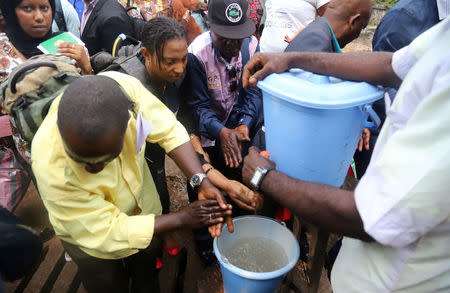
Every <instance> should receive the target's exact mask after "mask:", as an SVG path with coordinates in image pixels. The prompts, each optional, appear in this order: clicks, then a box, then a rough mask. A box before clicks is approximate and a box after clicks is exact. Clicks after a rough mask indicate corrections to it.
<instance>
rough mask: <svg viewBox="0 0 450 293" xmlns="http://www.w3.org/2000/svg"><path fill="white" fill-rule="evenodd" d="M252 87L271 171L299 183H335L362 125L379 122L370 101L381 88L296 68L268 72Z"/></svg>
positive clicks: (343, 172) (344, 169)
mask: <svg viewBox="0 0 450 293" xmlns="http://www.w3.org/2000/svg"><path fill="white" fill-rule="evenodd" d="M258 87H259V88H261V90H262V92H263V105H264V120H265V131H266V146H267V150H268V151H269V152H270V157H271V159H272V160H273V161H275V163H276V164H277V169H278V170H279V171H281V172H283V173H285V174H287V175H289V176H291V177H294V178H297V179H300V180H303V181H310V182H317V183H323V184H328V185H332V186H335V187H340V186H341V185H342V184H343V183H344V179H345V176H346V174H347V171H348V168H349V166H350V163H351V160H352V157H353V154H354V152H355V150H356V147H357V144H358V141H359V138H360V136H361V133H362V130H363V128H364V127H368V128H374V127H377V126H378V125H379V123H380V119H379V118H378V116H377V115H376V113H375V112H374V111H373V109H372V107H371V103H373V102H374V101H376V100H378V99H380V98H381V97H382V96H383V93H384V91H383V90H382V89H380V88H378V87H375V86H372V85H370V84H368V83H365V82H350V81H342V80H340V79H336V78H329V77H326V76H321V75H316V74H312V73H310V72H305V71H302V70H296V71H293V72H292V71H291V72H286V73H282V74H271V75H269V76H268V77H267V78H265V79H264V80H263V81H260V82H259V83H258ZM369 116H370V118H371V119H372V122H369V121H368V120H367V119H368V117H369Z"/></svg>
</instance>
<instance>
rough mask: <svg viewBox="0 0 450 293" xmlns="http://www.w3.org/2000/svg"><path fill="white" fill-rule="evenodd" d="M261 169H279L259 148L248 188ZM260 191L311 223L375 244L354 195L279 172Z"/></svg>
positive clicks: (252, 155)
mask: <svg viewBox="0 0 450 293" xmlns="http://www.w3.org/2000/svg"><path fill="white" fill-rule="evenodd" d="M257 166H271V167H275V163H274V162H272V161H270V160H269V159H266V158H264V157H262V156H260V155H259V153H258V150H257V149H256V148H251V149H250V150H249V155H248V156H247V157H246V158H245V160H244V167H243V170H242V177H243V179H244V182H245V183H247V184H248V182H249V181H250V179H251V177H252V176H253V173H254V170H255V168H256V167H257ZM260 187H261V191H262V192H263V194H264V195H268V196H271V197H272V198H274V199H275V200H276V201H278V202H279V203H280V204H281V205H282V206H284V207H286V208H288V209H290V210H291V211H292V212H293V213H295V214H297V215H299V216H301V217H302V218H303V219H305V220H306V221H308V222H310V223H313V224H315V225H318V226H319V227H321V228H323V229H326V230H328V231H330V232H335V233H340V234H343V235H345V236H348V237H353V238H358V239H361V240H364V241H372V240H373V239H372V237H370V236H369V235H368V234H367V233H366V232H365V231H364V227H363V223H362V220H361V217H360V215H359V213H358V210H357V209H356V203H355V198H354V193H353V192H350V191H346V190H342V189H339V188H335V187H332V186H327V185H323V184H318V183H310V182H303V181H300V180H297V179H294V178H291V177H289V176H287V175H285V174H282V173H280V172H278V171H275V170H273V171H270V172H269V173H267V175H266V176H265V177H264V179H263V181H262V184H261V186H260Z"/></svg>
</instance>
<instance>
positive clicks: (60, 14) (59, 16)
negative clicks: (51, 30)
mask: <svg viewBox="0 0 450 293" xmlns="http://www.w3.org/2000/svg"><path fill="white" fill-rule="evenodd" d="M55 10H56V11H55V22H56V24H57V25H58V28H59V30H60V31H62V32H67V25H66V20H65V18H64V11H63V9H62V5H61V0H55Z"/></svg>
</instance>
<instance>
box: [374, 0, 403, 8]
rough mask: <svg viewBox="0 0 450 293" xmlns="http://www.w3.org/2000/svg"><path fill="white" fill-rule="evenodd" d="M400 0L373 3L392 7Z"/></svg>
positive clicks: (381, 0)
mask: <svg viewBox="0 0 450 293" xmlns="http://www.w3.org/2000/svg"><path fill="white" fill-rule="evenodd" d="M398 1H399V0H375V1H373V2H374V4H378V5H385V6H388V7H392V6H394V5H395V3H397V2H398Z"/></svg>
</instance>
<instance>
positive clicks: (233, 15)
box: [225, 3, 242, 23]
mask: <svg viewBox="0 0 450 293" xmlns="http://www.w3.org/2000/svg"><path fill="white" fill-rule="evenodd" d="M225 16H226V17H227V19H228V20H229V21H230V22H233V23H236V22H239V21H240V20H241V18H242V9H241V6H239V4H237V3H231V4H230V5H228V7H227V9H226V10H225Z"/></svg>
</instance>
